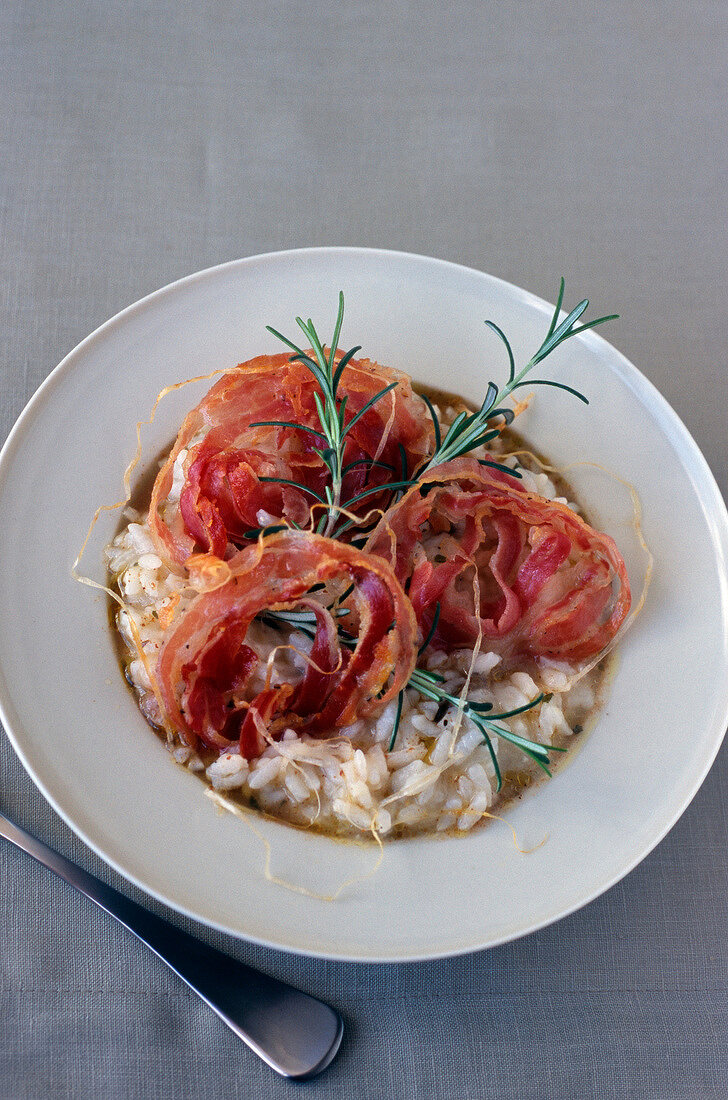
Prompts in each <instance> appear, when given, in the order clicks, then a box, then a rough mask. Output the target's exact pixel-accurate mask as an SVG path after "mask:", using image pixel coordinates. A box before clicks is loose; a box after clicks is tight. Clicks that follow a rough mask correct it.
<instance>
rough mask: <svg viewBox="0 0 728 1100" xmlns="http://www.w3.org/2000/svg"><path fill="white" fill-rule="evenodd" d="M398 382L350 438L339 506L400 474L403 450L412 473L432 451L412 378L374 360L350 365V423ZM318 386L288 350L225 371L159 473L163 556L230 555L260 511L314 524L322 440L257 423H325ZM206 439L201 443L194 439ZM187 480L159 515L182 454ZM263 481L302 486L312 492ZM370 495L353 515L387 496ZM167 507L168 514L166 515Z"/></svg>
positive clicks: (152, 519) (155, 518) (155, 521)
mask: <svg viewBox="0 0 728 1100" xmlns="http://www.w3.org/2000/svg"><path fill="white" fill-rule="evenodd" d="M394 381H396V382H397V383H398V384H397V386H396V388H395V389H394V390H392V391H390V393H388V394H385V396H384V397H383V398H382V399H381V400H380V401H378V402H376V404H375V405H374V406H373V407H372V408H370V409H369V410H367V412H365V413H364V415H363V416H362V417H361V419H360V420H359V421H358V422H357V423H356V424H355V426H354V428H353V429H352V430H351V432H350V434H349V436H348V437H347V442H346V448H345V452H344V465H345V466H348V467H349V469H348V471H347V472H346V474H345V477H344V483H343V495H342V499H343V500H348V499H350V498H352V497H354V496H356V495H357V494H358V493H360V492H362V491H363V490H364V489H365V488H370V487H375V486H377V485H382V484H384V483H385V482H387V481H397V480H399V479H400V478H401V465H402V463H401V454H402V451H401V450H400V447H401V448H403V452H404V457H405V461H406V465H407V476H410V475H411V474H412V473H413V472H414V471H415V470H416V469H417V467H418V466H419V465H420V464H421V462H422V460H423V459H424V458H425V457H426V456H427V455H428V454H430V453H431V452H432V448H433V430H432V425H431V421H430V418H429V415H428V412H427V409H426V407H425V404H424V402H423V401H422V399H421V398H419V397H417V396H416V395H415V394H414V393H413V390H412V384H411V380H410V378H409V377H408V376H407V375H405V374H402V373H400V372H399V371H395V370H391V369H389V368H387V367H381V366H379V365H378V364H376V363H373V362H370V360H368V359H360V360H355V359H352V360H351V361H350V362H349V363H348V364H347V366H346V367H345V368H344V371H343V374H342V377H341V381H340V383H339V394H340V396H341V397H342V398H344V397H345V398H346V402H347V403H346V410H347V412H346V416H347V422H348V421H350V420H351V419H353V417H354V416H355V415H356V414H357V413H358V412H360V411H361V410H362V409H363V408H364V406H365V405H366V403H367V402H368V401H369V400H370V399H371V398H372V397H374V395H375V394H376V393H378V392H379V390H381V389H383V388H384V387H385V386H387V385H388V384H389V383H390V382H394ZM317 390H318V384H317V383H316V380H315V379H314V377H313V375H312V374H311V372H310V371H309V370H308V369H307V368H306V367H305V366H304V365H303V364H302V363H300V362H291V361H290V357H289V355H288V354H287V353H283V354H280V355H261V356H258V357H257V358H256V359H251V360H249V361H248V362H247V363H241V364H240V365H239V366H238V367H236V368H235V369H234V370H231V371H230V372H228V373H227V374H225V375H224V376H223V377H222V378H221V379H220V380H219V381H218V382H217V383H216V384H215V385H214V386H213V387H212V389H211V390H210V391H209V393H208V394H207V396H206V397H205V398H204V399H203V400H202V401H201V402H200V403H199V405H197V406H196V408H194V409H193V410H192V411H191V412H190V413H189V415H188V416H187V417H186V419H185V421H184V423H183V425H182V428H181V429H180V432H179V435H178V436H177V440H176V442H175V445H174V447H173V448H172V451H171V453H170V455H169V458H168V459H167V461H166V462H165V464H164V466H163V467H162V469H161V470H160V472H159V475H158V476H157V479H156V482H155V484H154V489H153V492H152V498H151V505H150V509H149V523H150V527H151V530H152V534H153V536H154V538H155V541H156V542H157V545H158V547H159V549H160V551H162V552H163V553H164V555H165V556H166V557H167V558H170V559H171V560H172V561H174V562H176V563H177V564H179V565H181V564H183V563H184V562H185V561H186V559H187V558H188V557H189V556H190V554H192V553H194V552H195V551H196V550H197V551H202V552H209V553H213V554H215V555H217V556H218V557H221V558H222V557H225V556H226V554H229V553H230V549H229V544H230V543H232V544H233V546H240V545H241V544H243V543H244V535H245V532H246V531H249V530H250V529H251V528H256V527H258V526H259V525H260V521H259V519H258V513H259V512H260V511H261V510H262V511H263V512H264V513H266V514H267V515H269V516H273V517H275V518H286V519H289V520H292V521H293V522H294V523H295V524H297V525H298V526H299V527H303V526H305V525H306V524H308V522H309V518H310V509H311V505H312V503H313V502H314V501H315V496H314V495H313V494H314V493H316V494H318V495H319V496H322V495H323V491H324V487H325V485H326V484H327V479H328V477H329V474H328V470H327V468H326V467H325V465H324V463H323V462H322V460H321V458H320V457H319V456H318V455H317V454H316V449H317V448H318V449H319V450H320V449H322V447H323V446H324V445H325V443H324V439H323V437H322V436H319V435H315V434H312V433H311V432H309V431H300V430H296V429H292V428H281V427H258V428H251V426H250V425H251V424H254V423H257V422H260V421H270V420H277V421H281V420H283V421H289V422H294V423H299V424H303V425H306V426H307V427H309V428H312V429H314V430H315V429H317V428H319V427H320V422H319V419H318V414H317V411H316V405H315V402H314V394H315V393H316V392H317ZM203 433H204V438H202V439H201V440H197V441H196V442H195V439H196V437H198V436H200V435H202V434H203ZM187 449H188V452H189V453H188V454H187V456H186V458H185V462H184V470H185V483H184V486H183V488H182V494H181V497H180V501H179V506H177V507H170V506H169V505H167V506H166V507H165V508H164V509H163V505H164V502H165V501H166V500H167V497H168V496H169V492H170V489H171V488H172V481H173V471H174V464H175V462H176V460H177V457H178V455H179V454H180V452H181V451H183V450H187ZM262 478H281V479H284V480H288V481H296V482H298V483H300V484H303V485H304V486H306V487H307V489H310V490H312V492H311V493H308V492H307V493H304V492H301V491H300V490H299V489H297V488H294V487H292V486H289V485H283V484H276V483H271V482H267V481H264V480H261V479H262ZM378 498H379V494H372V496H370V497H367V498H365V500H364V501H362V502H360V504H359V505H358V506H355V510H357V511H358V514H364V513H366V512H367V511H369V510H370V509H371V508H373V507H376V506H377V505H379V504H381V503H382V500H384V499H385V498H384V495H383V494H382V500H380V499H378ZM163 511H164V516H163V515H162V512H163Z"/></svg>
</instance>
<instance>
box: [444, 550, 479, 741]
mask: <svg viewBox="0 0 728 1100" xmlns="http://www.w3.org/2000/svg"><path fill="white" fill-rule="evenodd" d="M473 606H474V608H475V618H476V620H477V623H478V637H477V638H476V639H475V644H474V646H473V652H472V654H471V657H470V667H469V668H468V672H467V675H466V677H465V683H464V684H463V686H462V688H461V690H460V696H459V700H460V701H459V703H458V707H457V716H456V718H455V721H454V722H453V726H452V732H451V734H450V747H449V749H448V752H447V754H448V756H452V754H453V753H454V752H455V743H456V741H457V739H458V734H459V733H460V727H461V726H462V724H463V718H464V716H465V709H464V708H465V704H466V703H467V701H468V692H469V691H470V679H471V677H472V675H473V667H474V666H475V661H476V659H477V657H478V654H479V653H480V647H481V645H482V643H483V627H482V621H481V618H480V581H479V580H478V570H477V568H476V567H475V562H473Z"/></svg>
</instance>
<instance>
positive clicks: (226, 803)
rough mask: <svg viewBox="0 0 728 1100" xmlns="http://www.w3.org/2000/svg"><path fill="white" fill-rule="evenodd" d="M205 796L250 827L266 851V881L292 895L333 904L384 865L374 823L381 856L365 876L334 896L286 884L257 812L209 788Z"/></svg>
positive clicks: (347, 882) (349, 882) (356, 877)
mask: <svg viewBox="0 0 728 1100" xmlns="http://www.w3.org/2000/svg"><path fill="white" fill-rule="evenodd" d="M205 795H206V797H207V798H209V799H210V800H211V801H212V802H214V803H215V804H216V805H217V806H219V808H220V809H221V810H227V811H228V813H231V814H233V815H234V816H235V817H239V818H240V819H241V820H242V821H244V822H245V823H246V825H247V826H248V828H249V829H250V830H251V831H252V832H253V833H254V834H255V836H257V837H258V839H259V840H260V841H261V842H262V844H263V847H264V849H265V864H264V867H263V875H264V877H265V879H266V881H267V882H271V883H273V885H274V886H282V887H283V888H284V889H285V890H291V891H292V893H294V894H301V895H302V896H303V897H305V898H314V899H315V900H316V901H331V902H333V901H336V900H337V899H338V898H339V896H340V895H341V894H342V893H343V891H344V890H345V889H346V888H347V887H348V886H357V885H359V884H360V883H362V882H366V880H367V879H368V878H371V877H372V876H373V875H375V874H376V873H377V871H378V870H379V868H380V867H381V865H382V860H383V859H384V846H383V844H382V841H381V839H380V836H379V833H378V832H377V830H376V827H375V825H374V823H373V822H372V825H371V833H372V836H373V837H374V840H375V841H376V843H377V846H378V848H379V855H378V856H377V860H376V862H375V864H374V866H373V867H371V868H370V869H369V870H368V871H366V872H365V873H364V874H361V875H352V877H351V878H348V879H346V880H345V881H344V882H342V883H341V885H340V886H338V887H337V888H336V890H334V892H333V894H319V893H318V892H317V891H315V890H309V889H308V888H307V887H306V886H300V885H299V884H298V883H295V882H286V880H285V879H282V878H279V877H278V876H277V875H274V874H273V872H272V871H271V854H272V849H271V843H270V841H269V840H268V838H267V837H266V836H265V835H264V834H263V832H262V831H261V830H260V829H258V828H256V826H255V825H254V824H253V822H252V820H251V818H252V817H253V815H254V814H255V813H256V811H255V810H247V809H244V808H243V807H242V806H239V805H238V804H237V803H236V802H233V801H232V800H231V799H229V798H226V797H225V796H224V795H221V794H219V793H218V792H217V791H215V790H211V789H209V788H208V789H207V790H206V791H205Z"/></svg>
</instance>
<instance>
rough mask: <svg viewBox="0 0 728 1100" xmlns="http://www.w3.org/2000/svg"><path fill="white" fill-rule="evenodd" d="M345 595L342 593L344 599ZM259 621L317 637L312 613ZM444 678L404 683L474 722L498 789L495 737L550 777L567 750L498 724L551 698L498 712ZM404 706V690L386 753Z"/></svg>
mask: <svg viewBox="0 0 728 1100" xmlns="http://www.w3.org/2000/svg"><path fill="white" fill-rule="evenodd" d="M346 595H348V593H345V594H344V598H345V596H346ZM439 610H440V605H439V603H438V604H437V607H436V610H435V618H434V620H433V626H432V628H431V630H430V635H429V636H428V638H427V641H426V642H425V643H424V645H423V646H421V647H420V650H419V652H420V653H422V651H423V650H424V649H425V648H426V647H427V644H428V643H429V641H430V638H431V637H432V635H433V634H434V632H435V629H436V627H437V620H438V618H439ZM329 611H331V612H332V614H333V615H334V617H335V618H336V619H337V620H338V619H342V618H344V617H345V616H346V615H348V614H349V609H348V608H345V607H339V606H335V605H332V606H331V607H330V608H329ZM259 618H260V620H261V621H262V622H264V623H265V624H266V625H267V626H272V627H274V628H276V629H278V630H280V629H281V627H287V628H289V629H295V630H298V631H299V632H300V633H301V634H304V635H305V636H306V637H307V638H310V639H311V641H313V640H314V639H315V637H316V629H317V624H316V617H315V615H314V614H313V612H312V611H272V610H267V611H264V612H262V613H261V614H260V616H259ZM337 633H338V636H339V642H340V643H341V645H344V646H346V647H347V649H353V648H354V647H355V646H356V639H355V638H354V637H353V636H352V635H350V634H349V633H348V632H347V631H346V629H345V628H344V627H343V625H341V624H337ZM442 681H443V677H442V676H441V675H440V673H438V672H430V671H429V670H428V669H424V668H416V669H415V670H414V672H413V673H412V675H411V676H410V678H409V680H408V682H407V688H412V689H414V690H415V691H418V692H419V693H420V695H423V696H424V697H425V698H426V699H431V700H432V701H433V702H436V703H438V704H440V705H441V706H444V707H445V709H449V708H450V707H451V706H453V707H455V708H457V709H458V710H461V711H462V713H463V714H464V715H465V716H466V717H467V718H469V719H470V720H471V722H473V723H474V724H475V725H476V726H477V728H478V730H479V731H480V732H481V734H482V735H483V740H484V742H485V744H486V745H487V747H488V751H489V753H490V758H491V760H492V761H493V767H494V769H495V776H496V782H497V789H498V790H500V789H501V786H502V785H503V778H502V775H501V770H500V765H499V764H498V757H497V756H496V753H495V749H494V747H493V740H492V738H493V737H494V736H497V737H500V738H502V739H503V740H504V741H510V742H511V744H512V745H516V746H517V747H518V748H519V749H521V751H522V752H524V753H525V754H526V756H528V757H530V759H531V760H533V761H534V762H535V763H536V764H538V766H539V767H540V768H542V769H543V771H545V772H546V774H547V775H548V776H550V775H551V772H550V771H549V765H550V763H551V759H550V757H549V753H551V752H566V749H563V748H558V747H556V746H554V745H542V744H540V743H539V742H538V741H530V740H529V739H528V738H526V737H521V736H520V735H519V734H517V733H513V732H512V731H511V730H509V729H508V728H507V727H506V726H502V725H499V724H498V723H499V722H502V721H504V720H505V719H507V718H515V717H516V715H518V714H524V713H525V712H526V711H529V710H533V708H534V707H537V706H538V705H539V704H540V703H543V702H544V701H548V700H549V699H550V698H551V696H550V695H545V694H544V693H543V692H541V694H540V695H537V696H536V698H535V699H532V700H531V701H530V702H529V703H525V704H524V705H523V706H521V707H515V708H514V709H513V710H504V711H501V712H499V713H492V712H493V704H492V703H476V702H473V701H471V700H467V699H466V700H463V699H460V698H458V697H457V696H455V695H451V694H450V693H449V692H447V691H445V689H444V688H443V687H442ZM403 703H404V689H403V690H402V691H400V693H399V695H398V697H397V710H396V713H395V719H394V726H393V728H392V736H391V737H390V740H389V747H388V752H392V751H393V749H394V745H395V742H396V740H397V734H398V733H399V727H400V722H401V719H402V706H403Z"/></svg>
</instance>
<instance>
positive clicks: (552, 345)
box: [413, 279, 619, 484]
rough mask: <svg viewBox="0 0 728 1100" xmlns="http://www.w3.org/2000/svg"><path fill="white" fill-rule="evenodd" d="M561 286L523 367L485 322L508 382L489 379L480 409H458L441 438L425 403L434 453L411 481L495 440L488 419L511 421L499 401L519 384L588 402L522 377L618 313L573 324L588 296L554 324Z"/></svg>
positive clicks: (557, 384)
mask: <svg viewBox="0 0 728 1100" xmlns="http://www.w3.org/2000/svg"><path fill="white" fill-rule="evenodd" d="M565 286H566V284H565V282H564V280H563V279H562V280H561V285H560V287H559V296H558V299H557V301H556V308H555V309H554V313H553V317H552V318H551V324H550V325H549V330H548V332H547V333H546V337H545V338H544V340H543V342H542V344H541V346H540V347H539V349H538V351H536V352H535V353H534V354H533V355H532V356H531V358H530V359H529V360H528V362H527V363H526V365H525V367H523V368H522V369H521V370H520V371H518V372H516V361H515V356H514V354H513V349H512V347H511V345H510V343H509V340H508V337H507V336H506V334H505V333H504V332H503V330H502V329H501V328H499V326H498V325H496V323H495V322H494V321H486V322H485V324H486V325H487V326H488V328H489V329H491V330H492V331H493V332H494V333H495V334H496V336H498V337H499V339H500V340H502V342H503V344H504V345H505V349H506V353H507V355H508V367H509V370H508V381H507V383H506V384H505V386H503V387H502V388H501V389H499V388H498V386H497V385H496V384H495V382H489V383H488V389H487V391H486V394H485V398H484V400H483V403H482V405H481V406H480V409H479V410H478V411H477V412H475V413H472V414H468V413H466V412H461V413H460V414H459V415H458V416H456V417H455V420H453V422H452V424H451V425H450V427H449V429H448V432H447V434H446V436H445V438H444V439H441V429H440V426H439V424H438V422H437V416H436V414H435V411H434V409H433V408H432V405H431V404H430V402H429V401H428V402H427V404H428V406H429V408H430V413H431V415H432V418H433V422H434V425H435V437H436V439H435V453H434V454H433V455H432V457H431V458H430V459H429V460H428V462H427V464H426V465H425V466H423V467H422V468H421V469H420V471H419V472H418V474H417V476H416V478H414V479H413V484H414V482H415V481H418V480H420V479H421V478H422V477H423V476H424V475H425V474H427V473H428V472H429V471H430V470H432V469H433V467H435V466H439V465H441V464H442V463H443V462H449V461H450V460H451V459H453V458H460V456H461V455H464V454H467V453H468V452H469V451H472V450H474V449H475V448H476V447H480V446H482V444H484V443H488V442H490V441H491V440H492V439H495V437H496V436H497V435H498V434H499V429H498V428H492V427H490V422H491V421H493V420H495V419H496V418H497V417H502V418H503V419H504V420H505V422H506V423H510V422H511V421H512V420H513V412H512V410H510V409H505V408H501V404H502V402H503V401H505V399H506V398H507V397H508V396H509V395H510V394H512V393H515V391H516V390H518V389H521V388H522V387H523V386H553V387H555V388H556V389H559V390H566V392H567V393H570V394H573V396H574V397H578V398H579V400H580V401H583V402H584V404H586V405H588V404H589V401H588V399H587V398H586V397H585V396H584V394H583V393H580V392H579V390H576V389H574V388H573V387H572V386H567V385H565V383H563V382H556V381H554V380H553V379H549V378H529V379H528V380H527V379H526V376H527V375H528V374H529V373H530V372H531V371H532V370H533V368H534V367H535V366H536V365H537V364H538V363H541V362H543V360H544V359H545V358H546V357H547V356H548V355H550V354H551V353H552V352H553V351H555V350H556V348H558V347H560V345H561V344H563V343H564V342H565V341H566V340H569V339H570V338H571V337H572V336H576V335H578V333H580V332H585V331H586V330H587V329H590V328H596V326H597V325H603V324H604V323H605V322H606V321H614V320H616V318H617V317H618V316H619V315H618V314H616V313H612V314H609V315H608V316H606V317H597V318H596V319H595V320H593V321H586V322H585V323H584V324H581V325H577V323H576V322H577V321H578V320H579V318H580V317H581V316H582V314H583V313H584V312H585V310H586V309H587V308H588V306H589V299H588V298H584V299H583V300H582V301H581V302H579V304H578V305H577V306H575V307H574V309H572V311H571V313H569V315H568V316H567V317H565V318H564V320H563V321H562V322H561V324H557V321H558V318H559V313H560V311H561V306H562V303H563V301H564V289H565ZM486 465H492V466H495V467H496V468H500V469H504V470H506V472H507V473H510V474H513V472H514V471H513V470H511V469H510V468H509V467H501V466H500V464H499V463H496V462H492V463H491V462H487V463H486ZM516 476H518V475H516Z"/></svg>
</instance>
